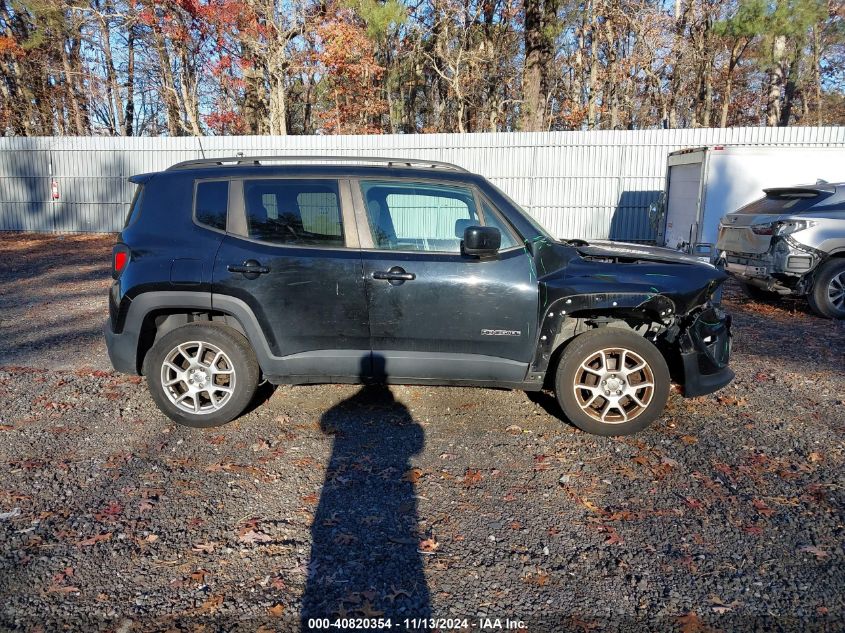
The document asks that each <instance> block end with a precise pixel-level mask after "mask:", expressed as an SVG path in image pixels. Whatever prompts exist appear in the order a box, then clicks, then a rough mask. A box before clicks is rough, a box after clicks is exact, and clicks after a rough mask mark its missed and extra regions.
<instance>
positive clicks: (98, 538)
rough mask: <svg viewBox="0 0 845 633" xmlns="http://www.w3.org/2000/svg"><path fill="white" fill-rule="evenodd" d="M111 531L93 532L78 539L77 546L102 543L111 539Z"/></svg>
mask: <svg viewBox="0 0 845 633" xmlns="http://www.w3.org/2000/svg"><path fill="white" fill-rule="evenodd" d="M111 535H112V533H111V532H105V533H103V534H95V535H94V536H92V537H91V538H87V539H84V540H82V541H79V547H87V546H89V545H96V544H97V543H103V542H105V541H108V540H109V539H111Z"/></svg>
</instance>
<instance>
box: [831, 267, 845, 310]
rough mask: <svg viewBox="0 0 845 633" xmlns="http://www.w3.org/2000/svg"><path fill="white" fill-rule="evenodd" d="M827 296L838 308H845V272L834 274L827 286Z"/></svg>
mask: <svg viewBox="0 0 845 633" xmlns="http://www.w3.org/2000/svg"><path fill="white" fill-rule="evenodd" d="M827 296H828V299H830V303H831V304H832V305H833V307H834V308H836V309H837V310H845V272H841V273H839V274H838V275H834V277H833V279H831V280H830V283H829V284H828V286H827Z"/></svg>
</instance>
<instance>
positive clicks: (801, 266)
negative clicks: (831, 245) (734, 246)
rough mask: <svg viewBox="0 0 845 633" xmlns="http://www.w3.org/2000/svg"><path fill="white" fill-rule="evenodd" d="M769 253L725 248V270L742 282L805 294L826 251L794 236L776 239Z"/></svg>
mask: <svg viewBox="0 0 845 633" xmlns="http://www.w3.org/2000/svg"><path fill="white" fill-rule="evenodd" d="M774 239H775V241H774V242H773V244H772V247H771V248H770V249H769V251H768V252H766V253H761V254H750V253H737V252H733V251H724V252H723V253H722V261H724V266H725V270H727V272H728V273H729V274H730V275H732V276H733V277H736V278H738V279H740V280H741V281H743V282H745V283H748V284H751V285H752V286H757V287H758V288H762V289H763V290H768V291H770V292H777V293H780V294H804V293H805V292H806V288H805V285H806V284H805V283H804V280H806V279H808V278H809V276H810V274H811V273H812V271H813V270H815V268H816V267H817V266H818V265H819V262H821V261H822V260H823V259H824V257H825V254H824V253H822V252H821V251H818V250H816V249H814V248H812V247H811V246H807V245H806V244H801V243H800V242H798V241H796V240H795V239H793V237H792V236H790V235H784V236H781V237H776V238H774Z"/></svg>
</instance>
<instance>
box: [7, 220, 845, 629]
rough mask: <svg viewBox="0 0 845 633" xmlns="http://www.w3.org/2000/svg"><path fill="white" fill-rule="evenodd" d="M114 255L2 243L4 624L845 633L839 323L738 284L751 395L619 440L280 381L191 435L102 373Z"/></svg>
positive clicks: (448, 400) (482, 402)
mask: <svg viewBox="0 0 845 633" xmlns="http://www.w3.org/2000/svg"><path fill="white" fill-rule="evenodd" d="M110 243H111V238H102V237H68V238H66V239H64V240H59V239H57V238H55V237H45V236H31V235H23V236H8V235H7V236H0V291H1V292H2V297H0V310H2V312H0V316H1V318H2V322H0V364H2V365H3V367H2V368H0V395H2V398H3V400H4V402H5V407H3V410H2V412H0V466H2V470H1V471H0V473H2V474H0V595H2V596H3V597H4V599H3V601H2V603H0V628H3V629H4V630H24V631H56V630H88V629H98V630H113V631H148V630H161V631H166V630H190V631H195V630H196V631H213V630H225V631H229V630H246V631H256V630H266V631H271V630H273V631H288V630H298V629H299V628H300V626H301V624H302V623H303V621H302V620H301V619H304V624H305V625H306V626H307V624H308V618H314V617H318V618H335V617H364V616H366V617H376V618H377V617H390V618H392V619H393V623H394V630H406V629H414V628H416V629H417V630H421V629H422V627H421V626H416V627H415V626H414V622H408V623H407V625H406V623H405V619H406V618H409V619H410V618H429V617H430V618H459V619H464V618H467V622H466V624H467V626H468V628H469V629H470V630H485V629H484V628H483V627H482V626H481V625H482V624H488V623H489V624H491V625H495V620H494V618H500V619H501V622H500V624H501V627H502V628H504V627H505V622H504V619H505V618H508V619H510V620H519V621H521V622H522V623H524V624H525V626H526V627H527V630H530V631H582V632H584V633H588V632H592V631H617V630H631V631H641V630H642V631H645V630H649V631H668V630H676V631H682V632H683V633H701V632H705V631H717V630H721V631H735V630H761V631H762V630H766V631H769V630H784V631H807V630H819V631H841V630H843V627H845V625H843V621H844V620H845V607H844V605H845V597H843V596H845V591H844V590H845V551H843V504H845V492H843V477H842V467H843V460H844V459H845V456H843V446H845V444H843V432H845V371H843V370H845V324H843V323H832V322H829V321H823V320H820V319H817V318H815V317H813V316H812V315H810V314H809V313H808V312H807V311H806V309H805V307H804V306H803V305H802V304H800V303H797V302H793V303H788V304H780V305H775V304H761V303H754V302H750V301H746V300H745V299H742V298H740V297H739V295H738V294H736V293H735V292H734V291H732V290H731V289H729V292H728V293H727V297H726V300H725V303H726V306H727V307H728V309H729V310H730V311H731V312H732V313H733V314H734V317H735V333H736V338H735V347H734V349H735V357H734V363H733V365H734V368H735V370H736V372H737V379H736V381H735V382H734V383H733V384H732V385H730V386H729V387H728V388H726V389H724V390H723V391H722V392H720V393H718V394H715V395H713V396H706V397H701V398H696V399H692V400H683V399H681V398H679V397H677V396H673V397H672V400H671V401H670V405H669V408H668V409H667V411H666V414H665V416H663V418H661V420H659V421H658V422H657V423H656V424H654V425H653V426H652V427H651V428H650V429H648V430H647V431H645V432H643V433H641V434H639V435H637V436H635V437H631V438H626V439H606V438H597V437H592V436H589V435H585V434H584V433H581V432H579V431H577V430H576V429H574V428H573V427H571V426H570V425H568V424H567V423H565V422H562V421H560V420H559V419H558V418H557V417H556V412H557V408H556V405H555V404H554V401H553V400H552V399H551V398H550V397H549V396H547V395H528V394H525V393H522V392H507V391H498V390H483V389H463V388H422V387H395V388H390V389H378V388H370V389H361V388H359V387H355V386H309V387H280V388H278V389H276V390H275V391H274V392H273V391H270V390H267V391H265V392H264V393H263V397H262V398H261V400H264V402H261V403H260V404H259V405H258V406H257V407H256V408H254V410H252V411H251V412H250V413H249V414H247V415H245V416H244V417H242V418H241V419H239V420H238V421H236V422H234V423H232V424H229V425H227V426H225V427H221V428H217V429H210V430H204V431H199V430H192V429H185V428H180V427H177V426H175V425H174V424H172V423H171V422H170V421H169V420H167V419H166V418H165V417H164V416H162V415H161V414H160V413H159V412H158V411H157V410H156V408H155V407H154V405H153V403H152V400H151V399H150V397H149V396H148V395H147V392H146V389H145V385H144V383H143V380H141V379H139V378H137V377H130V376H123V375H118V374H114V373H112V372H111V370H110V369H109V365H108V361H107V359H106V358H105V356H104V348H103V345H102V342H101V341H100V337H99V328H100V325H101V322H102V320H103V318H104V317H105V312H106V309H105V289H106V288H107V286H108V283H109V282H108V279H107V277H108V266H107V262H108V258H109V250H110ZM483 618H490V620H489V621H484V620H483ZM435 624H437V625H440V624H443V625H444V626H440V628H441V629H442V630H451V629H449V628H447V627H446V626H445V624H447V623H435ZM457 624H461V622H460V620H459V622H458V623H457ZM455 630H467V629H460V628H455ZM486 630H494V629H493V628H487V629H486Z"/></svg>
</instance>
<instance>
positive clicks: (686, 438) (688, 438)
mask: <svg viewBox="0 0 845 633" xmlns="http://www.w3.org/2000/svg"><path fill="white" fill-rule="evenodd" d="M681 441H682V442H683V443H684V444H686V445H687V446H692V445H693V444H698V438H697V437H695V436H692V435H682V436H681Z"/></svg>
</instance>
